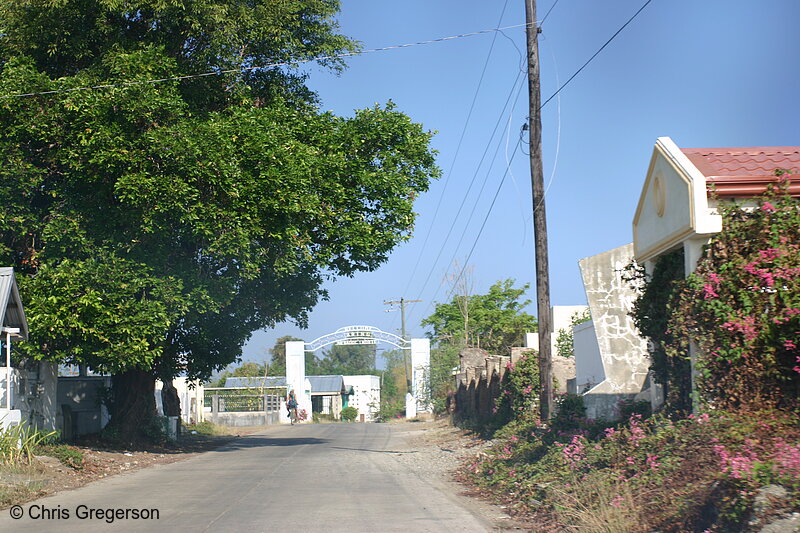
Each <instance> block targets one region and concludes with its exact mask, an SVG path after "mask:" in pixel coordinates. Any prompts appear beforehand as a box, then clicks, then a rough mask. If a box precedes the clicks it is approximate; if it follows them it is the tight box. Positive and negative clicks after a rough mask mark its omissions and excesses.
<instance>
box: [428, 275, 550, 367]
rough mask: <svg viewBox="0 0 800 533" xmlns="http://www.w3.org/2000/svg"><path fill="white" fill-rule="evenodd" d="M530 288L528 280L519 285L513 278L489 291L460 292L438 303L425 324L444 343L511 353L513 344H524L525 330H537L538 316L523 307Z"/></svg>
mask: <svg viewBox="0 0 800 533" xmlns="http://www.w3.org/2000/svg"><path fill="white" fill-rule="evenodd" d="M528 288H529V284H527V283H526V284H525V285H523V286H522V287H520V288H516V287H514V280H513V279H506V280H503V281H498V282H497V283H495V284H493V285H492V286H491V287H489V291H488V292H487V293H486V294H473V295H463V294H462V295H456V296H454V297H453V299H452V300H451V301H450V302H449V303H437V304H436V309H435V310H434V312H433V314H431V315H430V316H429V317H427V318H425V319H424V320H423V321H422V325H423V326H428V327H430V328H431V329H432V331H429V333H428V335H429V336H430V337H431V338H432V339H433V340H435V341H437V342H439V343H440V344H448V345H452V346H459V347H461V346H465V345H466V346H471V347H478V348H483V349H484V350H487V351H489V352H492V353H496V354H507V353H509V351H510V349H511V347H512V346H523V344H524V342H525V333H527V332H533V331H536V317H534V316H532V315H530V314H528V313H526V312H525V311H523V309H524V308H525V306H526V305H528V304H529V303H530V300H523V299H522V298H523V296H524V294H525V291H527V290H528ZM467 318H468V319H467ZM465 328H466V329H465ZM464 339H466V342H464Z"/></svg>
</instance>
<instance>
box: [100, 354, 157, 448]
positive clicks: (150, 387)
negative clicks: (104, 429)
mask: <svg viewBox="0 0 800 533" xmlns="http://www.w3.org/2000/svg"><path fill="white" fill-rule="evenodd" d="M111 385H112V393H113V395H114V405H113V409H112V413H111V422H109V424H108V427H109V430H110V433H111V434H112V435H114V437H115V438H117V439H119V440H120V441H122V442H127V443H135V442H143V441H152V440H155V439H156V438H157V437H158V430H157V421H156V400H155V395H154V392H155V386H156V378H155V376H154V375H153V373H152V372H149V371H147V370H128V371H127V372H122V373H120V374H114V375H113V376H111Z"/></svg>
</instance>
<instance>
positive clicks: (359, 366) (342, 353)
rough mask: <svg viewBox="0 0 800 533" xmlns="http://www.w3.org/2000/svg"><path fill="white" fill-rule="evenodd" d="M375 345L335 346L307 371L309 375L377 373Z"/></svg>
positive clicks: (325, 352)
mask: <svg viewBox="0 0 800 533" xmlns="http://www.w3.org/2000/svg"><path fill="white" fill-rule="evenodd" d="M375 357H376V352H375V345H338V344H334V345H333V346H331V347H330V348H328V349H327V350H325V351H324V352H323V353H322V357H321V358H317V359H316V360H315V364H314V365H313V366H312V367H311V368H310V369H309V370H306V373H307V374H311V373H312V372H313V373H315V374H322V375H329V374H343V375H359V374H372V373H375V372H376V370H375V367H376V365H375Z"/></svg>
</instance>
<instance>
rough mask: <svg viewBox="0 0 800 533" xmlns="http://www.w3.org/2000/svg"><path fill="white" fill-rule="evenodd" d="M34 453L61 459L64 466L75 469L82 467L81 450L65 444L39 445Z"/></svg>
mask: <svg viewBox="0 0 800 533" xmlns="http://www.w3.org/2000/svg"><path fill="white" fill-rule="evenodd" d="M36 454H37V455H47V456H49V457H55V458H56V459H58V460H59V461H61V463H62V464H63V465H64V466H68V467H70V468H73V469H75V470H81V469H83V461H84V457H83V452H81V451H80V450H79V449H77V448H74V447H72V446H68V445H66V444H45V445H40V446H38V447H37V448H36Z"/></svg>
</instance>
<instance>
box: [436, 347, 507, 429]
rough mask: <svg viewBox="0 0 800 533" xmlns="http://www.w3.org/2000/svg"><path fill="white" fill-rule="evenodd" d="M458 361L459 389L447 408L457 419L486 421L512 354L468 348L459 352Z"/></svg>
mask: <svg viewBox="0 0 800 533" xmlns="http://www.w3.org/2000/svg"><path fill="white" fill-rule="evenodd" d="M459 361H460V364H459V372H457V373H456V375H455V379H456V392H455V393H454V394H453V395H452V396H451V397H450V399H449V400H450V401H449V405H448V411H449V412H450V413H451V414H452V415H453V417H454V419H455V420H456V421H457V422H468V423H471V424H478V425H482V424H485V423H486V422H487V421H488V420H490V419H491V418H492V416H493V414H494V413H493V410H494V406H495V400H496V399H497V398H499V397H500V394H501V393H502V390H503V387H502V383H503V378H504V377H505V374H506V371H507V367H508V365H509V363H511V357H508V356H503V355H491V354H489V352H487V351H486V350H481V349H480V348H466V349H464V350H462V351H461V353H459Z"/></svg>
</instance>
